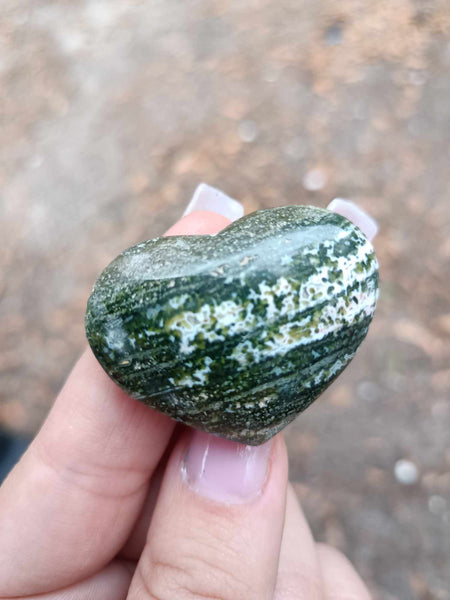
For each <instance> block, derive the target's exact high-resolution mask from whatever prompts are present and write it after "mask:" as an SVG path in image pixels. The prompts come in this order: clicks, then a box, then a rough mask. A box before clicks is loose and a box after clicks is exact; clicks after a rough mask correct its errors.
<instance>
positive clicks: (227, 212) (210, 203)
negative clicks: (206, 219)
mask: <svg viewBox="0 0 450 600" xmlns="http://www.w3.org/2000/svg"><path fill="white" fill-rule="evenodd" d="M195 210H210V211H211V212H215V213H217V214H219V215H223V216H224V217H227V219H230V221H237V219H240V218H241V217H242V216H243V215H244V207H243V206H242V204H241V203H240V202H238V201H237V200H233V198H230V197H229V196H227V195H226V194H224V193H223V192H221V191H220V190H218V189H216V188H214V187H211V186H210V185H207V184H206V183H201V184H200V185H199V186H197V189H196V190H195V192H194V195H193V196H192V200H191V201H190V202H189V204H188V206H187V208H186V210H185V211H184V213H183V216H185V215H188V214H190V213H191V212H194V211H195Z"/></svg>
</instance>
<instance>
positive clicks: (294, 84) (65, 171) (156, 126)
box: [0, 0, 450, 600]
mask: <svg viewBox="0 0 450 600" xmlns="http://www.w3.org/2000/svg"><path fill="white" fill-rule="evenodd" d="M0 86H1V87H0V89H1V90H2V91H1V94H0V120H1V127H0V185H1V205H0V211H1V225H0V234H1V241H2V252H1V254H0V268H1V278H0V298H1V302H0V328H1V350H0V374H1V394H2V397H1V401H0V423H1V424H2V425H3V426H4V427H7V428H9V429H11V430H14V431H19V432H25V433H27V432H28V433H32V432H34V431H35V430H36V428H37V427H38V426H39V424H40V423H41V422H42V420H43V418H44V417H45V414H46V413H47V411H48V409H49V407H50V405H51V403H52V399H53V397H54V395H55V394H56V392H57V391H58V389H59V388H60V386H61V384H62V382H63V380H64V378H65V377H66V375H67V373H68V372H69V370H70V367H71V365H72V364H73V362H74V360H75V358H76V356H77V355H78V354H79V353H80V351H81V349H82V348H83V347H84V345H85V338H84V332H83V315H84V308H85V303H86V300H87V297H88V294H89V292H90V288H91V286H92V284H93V282H94V280H95V278H96V276H97V275H98V274H99V272H100V271H101V270H102V268H103V267H104V266H105V265H106V264H107V263H108V262H109V261H110V260H111V259H112V258H113V257H114V256H115V255H116V254H117V253H118V252H119V251H121V250H122V249H123V248H125V247H127V246H129V245H132V244H134V243H136V242H137V241H141V240H143V239H146V238H149V237H152V236H155V235H157V234H160V233H162V232H163V231H164V230H165V229H166V228H167V227H168V226H169V225H170V224H171V223H173V222H174V221H175V220H176V219H177V218H178V217H179V216H180V214H181V213H182V211H183V206H184V205H185V204H186V203H187V202H188V200H189V198H190V195H191V194H192V192H193V190H194V188H195V186H196V185H197V184H198V183H199V182H201V181H206V182H207V183H210V184H211V185H216V186H218V187H220V188H222V189H223V190H224V191H225V192H227V193H228V194H229V195H231V196H233V197H235V198H237V199H240V200H241V201H242V202H243V204H244V206H245V209H246V212H251V211H253V210H255V209H258V208H262V207H269V206H278V205H282V204H294V203H299V204H305V203H309V204H314V205H317V206H326V205H327V203H328V202H329V201H330V200H331V199H332V198H333V197H336V196H341V197H346V198H350V199H353V200H355V201H357V202H358V203H359V204H360V205H361V206H362V207H364V208H365V209H367V210H368V211H369V212H370V213H371V214H372V215H373V216H374V217H376V218H377V219H378V221H379V223H380V228H381V230H380V234H379V236H378V238H377V239H376V242H375V247H376V251H377V254H378V257H379V260H380V265H381V295H380V301H379V307H378V310H377V313H376V317H375V319H374V322H373V325H372V327H371V330H370V333H369V335H368V338H367V340H366V341H365V343H364V344H363V347H362V348H361V349H360V351H359V353H358V355H357V357H356V358H355V359H354V361H353V362H352V364H351V365H350V367H349V368H348V369H347V370H346V371H345V373H344V374H343V375H342V376H341V377H340V378H339V380H338V381H337V382H336V383H335V384H334V385H333V386H332V387H331V388H330V390H329V391H328V392H327V393H326V394H325V395H324V396H323V397H322V398H321V399H320V400H319V401H317V402H316V403H315V405H314V406H313V407H311V408H310V409H309V410H308V411H307V412H306V413H305V414H304V415H302V416H301V417H300V418H298V419H297V421H296V422H295V423H294V424H293V425H292V426H291V427H290V429H289V430H288V432H287V439H288V443H289V449H290V457H291V476H292V479H293V480H294V482H295V486H296V490H297V492H298V495H299V497H300V499H301V502H302V504H303V507H304V509H305V512H306V514H307V516H308V518H309V520H310V522H311V524H312V528H313V531H314V534H315V536H316V537H317V538H318V539H320V540H322V541H327V542H330V543H332V544H335V545H337V546H339V547H340V548H342V549H343V550H344V551H345V552H346V553H347V555H348V556H349V557H350V558H351V560H352V561H354V563H355V564H356V566H357V568H358V569H359V571H360V573H361V574H362V575H363V577H364V578H365V580H366V581H367V582H368V584H369V586H370V588H371V590H372V592H373V594H374V597H375V598H376V599H386V600H390V599H394V598H398V599H401V600H413V599H416V598H418V599H420V600H431V599H433V600H434V599H436V600H446V599H450V433H449V431H450V404H449V397H450V303H449V298H450V266H449V265H450V236H449V233H450V150H449V148H450V102H449V98H450V5H449V3H448V1H447V0H441V1H439V0H415V1H413V0H377V1H373V2H367V1H365V0H340V1H339V2H337V1H333V0H300V1H299V0H290V1H289V0H281V1H272V2H270V1H269V0H251V1H250V0H249V1H248V2H245V1H244V2H227V1H226V0H198V1H190V0H186V1H184V2H181V1H177V0H152V1H150V2H144V1H143V0H125V1H119V0H118V1H116V2H110V1H109V0H108V1H107V0H58V1H51V0H42V1H40V2H33V1H32V0H27V1H25V0H2V2H1V6H0Z"/></svg>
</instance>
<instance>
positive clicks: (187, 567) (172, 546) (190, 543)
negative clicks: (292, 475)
mask: <svg viewBox="0 0 450 600" xmlns="http://www.w3.org/2000/svg"><path fill="white" fill-rule="evenodd" d="M286 485H287V457H286V451H285V446H284V442H283V439H282V437H281V436H276V437H275V438H274V439H273V440H272V441H270V442H268V443H266V444H264V445H262V446H257V447H250V446H244V445H241V444H238V443H236V442H230V441H228V440H223V439H220V438H217V437H214V436H211V435H208V434H205V433H201V432H192V433H190V432H187V433H186V435H185V436H184V437H183V438H182V439H181V440H180V442H179V444H178V445H177V447H176V448H175V450H174V452H173V454H172V456H171V458H170V460H169V464H168V468H167V471H166V475H165V478H164V481H163V485H162V489H161V493H160V496H159V498H158V503H157V505H156V509H155V513H154V515H153V519H152V522H151V526H150V530H149V535H148V538H147V544H146V546H145V548H144V551H143V554H142V556H141V559H140V561H139V563H138V566H137V569H136V573H135V577H134V579H133V582H132V584H131V587H130V593H129V596H128V598H129V600H150V599H151V600H154V599H156V598H191V599H192V600H195V599H196V598H198V599H200V598H220V599H221V600H273V593H274V587H275V582H276V574H277V570H278V558H279V551H280V543H281V535H282V529H283V521H284V514H285V493H286Z"/></svg>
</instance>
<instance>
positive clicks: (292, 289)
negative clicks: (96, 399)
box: [86, 206, 378, 445]
mask: <svg viewBox="0 0 450 600" xmlns="http://www.w3.org/2000/svg"><path fill="white" fill-rule="evenodd" d="M377 294H378V263H377V260H376V257H375V254H374V251H373V247H372V245H371V244H370V242H369V241H368V240H367V238H366V237H365V236H364V235H363V234H362V233H361V231H360V230H359V229H358V228H357V227H355V226H354V225H353V224H352V223H351V222H350V221H348V220H347V219H345V218H344V217H341V216H340V215H337V214H335V213H332V212H330V211H327V210H323V209H319V208H314V207H311V206H285V207H281V208H273V209H267V210H260V211H257V212H255V213H252V214H250V215H248V216H246V217H243V218H242V219H240V220H239V221H236V222H235V223H233V224H231V225H230V226H229V227H227V228H226V229H224V230H223V231H221V232H220V233H218V234H216V235H207V236H176V237H162V238H156V239H152V240H149V241H147V242H144V243H142V244H138V245H137V246H133V247H132V248H129V249H128V250H125V251H124V252H123V253H122V254H120V255H119V256H118V257H117V258H116V259H115V260H114V261H113V262H112V263H111V264H110V265H109V266H108V267H107V268H106V269H105V270H104V271H103V273H102V274H101V275H100V277H99V278H98V280H97V282H96V284H95V286H94V289H93V291H92V294H91V296H90V298H89V301H88V305H87V311H86V332H87V337H88V340H89V344H90V345H91V348H92V350H93V352H94V354H95V356H96V357H97V359H98V360H99V362H100V364H101V365H102V367H103V368H104V369H105V371H106V372H107V373H108V375H109V376H110V377H111V378H112V379H113V380H114V381H115V382H116V383H117V384H118V385H119V386H120V387H121V388H123V389H124V390H125V391H126V392H127V393H128V394H130V395H131V396H132V397H133V398H136V399H138V400H141V401H142V402H144V403H145V404H148V405H149V406H151V407H153V408H155V409H157V410H159V411H161V412H163V413H165V414H166V415H169V416H171V417H173V418H174V419H176V420H177V421H181V422H183V423H186V424H188V425H191V426H192V427H195V428H198V429H202V430H204V431H208V432H210V433H214V434H216V435H219V436H222V437H226V438H229V439H232V440H236V441H239V442H243V443H246V444H252V445H256V444H260V443H262V442H264V441H266V440H268V439H269V438H271V437H272V436H273V435H275V434H276V433H277V432H278V431H280V430H281V429H282V428H283V427H285V425H287V424H288V423H289V422H290V421H292V420H293V419H294V418H295V416H296V415H297V414H298V413H299V412H301V411H303V410H304V409H305V408H307V407H308V406H309V405H310V404H311V402H313V401H314V400H315V399H316V398H317V396H319V394H320V393H321V392H323V390H324V389H325V388H326V387H327V386H328V385H329V384H330V383H331V382H332V381H333V380H334V379H335V378H336V377H337V376H338V375H339V374H340V373H341V371H342V370H343V369H344V368H345V367H346V366H347V365H348V363H349V362H350V360H351V359H352V358H353V356H354V354H355V352H356V350H357V348H358V346H359V344H360V343H361V342H362V340H363V339H364V337H365V335H366V333H367V330H368V327H369V324H370V321H371V319H372V316H373V312H374V310H375V304H376V299H377Z"/></svg>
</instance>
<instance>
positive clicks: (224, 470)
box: [183, 431, 272, 504]
mask: <svg viewBox="0 0 450 600" xmlns="http://www.w3.org/2000/svg"><path fill="white" fill-rule="evenodd" d="M271 447H272V442H271V441H269V442H266V443H265V444H262V445H261V446H245V445H244V444H238V443H237V442H230V441H229V440H224V439H221V438H218V437H215V436H213V435H210V434H207V433H203V432H201V431H194V432H193V434H192V439H191V442H190V445H189V448H188V451H187V453H186V457H185V460H184V465H183V473H184V477H185V481H186V483H187V484H188V485H189V486H190V487H191V488H192V489H193V490H194V491H195V492H196V493H197V494H200V495H201V496H206V497H208V498H211V499H212V500H215V501H216V502H223V503H227V504H244V503H245V502H250V501H251V500H253V499H254V498H256V497H257V496H258V495H259V494H260V493H261V490H262V488H263V486H264V483H265V481H266V477H267V472H268V466H269V457H270V451H271Z"/></svg>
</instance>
